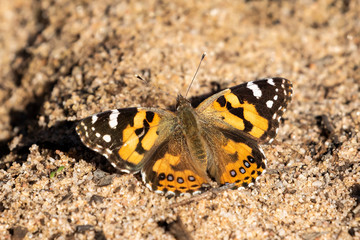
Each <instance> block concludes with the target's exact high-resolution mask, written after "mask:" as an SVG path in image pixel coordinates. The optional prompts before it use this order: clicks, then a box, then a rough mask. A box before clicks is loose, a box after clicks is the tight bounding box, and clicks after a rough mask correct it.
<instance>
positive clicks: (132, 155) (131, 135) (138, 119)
mask: <svg viewBox="0 0 360 240" xmlns="http://www.w3.org/2000/svg"><path fill="white" fill-rule="evenodd" d="M159 121H160V117H159V115H158V114H157V113H154V112H149V111H146V110H140V111H138V112H137V113H136V115H135V116H134V119H133V121H132V122H131V123H129V124H128V125H127V126H126V127H125V128H124V130H123V131H122V142H123V143H124V144H123V145H122V146H121V147H120V149H119V151H118V154H119V156H120V157H121V159H123V160H125V161H127V162H130V163H132V164H134V165H137V164H139V163H140V162H141V160H142V159H143V157H144V153H145V152H146V151H149V150H150V149H151V148H152V146H154V144H155V141H156V139H157V138H158V133H157V129H158V125H159Z"/></svg>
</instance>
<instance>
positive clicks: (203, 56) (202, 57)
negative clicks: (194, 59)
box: [185, 52, 206, 98]
mask: <svg viewBox="0 0 360 240" xmlns="http://www.w3.org/2000/svg"><path fill="white" fill-rule="evenodd" d="M205 56H206V52H204V53H203V54H202V55H201V59H200V62H199V65H198V67H197V69H196V72H195V74H194V77H193V78H192V80H191V82H190V85H189V87H188V89H187V90H186V94H185V98H186V96H187V95H188V93H189V91H190V87H191V85H192V84H193V82H194V80H195V77H196V74H197V73H198V71H199V68H200V65H201V63H202V61H203V60H204V58H205Z"/></svg>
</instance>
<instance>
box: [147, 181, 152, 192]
mask: <svg viewBox="0 0 360 240" xmlns="http://www.w3.org/2000/svg"><path fill="white" fill-rule="evenodd" d="M146 187H147V188H148V189H150V191H153V189H152V187H151V185H150V184H148V183H147V184H146Z"/></svg>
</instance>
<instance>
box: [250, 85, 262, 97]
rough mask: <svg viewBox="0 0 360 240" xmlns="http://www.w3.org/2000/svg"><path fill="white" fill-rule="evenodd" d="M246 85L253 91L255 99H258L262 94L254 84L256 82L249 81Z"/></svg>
mask: <svg viewBox="0 0 360 240" xmlns="http://www.w3.org/2000/svg"><path fill="white" fill-rule="evenodd" d="M246 87H247V88H248V89H250V90H251V91H252V92H253V94H254V96H255V97H256V98H257V99H259V98H260V97H261V96H262V92H261V90H260V88H259V86H258V85H256V84H254V83H253V82H249V83H248V84H247V85H246Z"/></svg>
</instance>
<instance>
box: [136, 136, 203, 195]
mask: <svg viewBox="0 0 360 240" xmlns="http://www.w3.org/2000/svg"><path fill="white" fill-rule="evenodd" d="M148 158H149V161H146V163H145V165H144V168H143V169H142V171H141V174H142V177H143V181H144V182H145V183H146V186H147V187H148V188H149V189H151V190H153V191H155V192H157V193H169V194H176V195H179V194H181V193H186V192H188V193H196V192H202V191H203V190H204V188H206V187H207V186H208V182H209V181H210V179H209V178H208V176H207V173H206V169H204V168H201V166H199V165H198V164H197V162H195V161H193V160H192V158H191V156H190V151H189V149H188V146H187V143H186V140H185V137H184V136H183V135H182V132H181V131H179V132H175V133H173V134H172V136H171V137H170V138H169V139H167V140H165V141H164V142H163V143H162V144H161V145H160V146H158V147H157V148H156V149H154V150H153V151H152V153H151V154H149V156H148Z"/></svg>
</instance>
